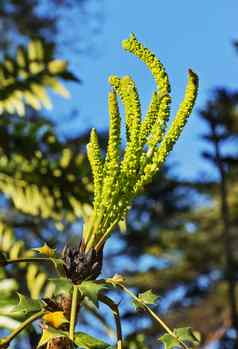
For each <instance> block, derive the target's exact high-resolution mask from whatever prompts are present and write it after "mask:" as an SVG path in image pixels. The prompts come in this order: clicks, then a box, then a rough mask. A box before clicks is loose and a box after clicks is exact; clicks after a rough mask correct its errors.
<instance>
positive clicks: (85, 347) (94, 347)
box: [74, 332, 110, 349]
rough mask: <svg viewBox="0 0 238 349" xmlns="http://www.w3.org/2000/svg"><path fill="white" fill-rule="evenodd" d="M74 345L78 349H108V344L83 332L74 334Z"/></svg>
mask: <svg viewBox="0 0 238 349" xmlns="http://www.w3.org/2000/svg"><path fill="white" fill-rule="evenodd" d="M74 343H75V344H76V345H77V346H78V347H79V348H80V349H107V348H109V347H110V345H109V344H107V343H105V342H103V341H101V340H100V339H97V338H95V337H92V336H90V335H88V334H87V333H84V332H76V333H75V339H74Z"/></svg>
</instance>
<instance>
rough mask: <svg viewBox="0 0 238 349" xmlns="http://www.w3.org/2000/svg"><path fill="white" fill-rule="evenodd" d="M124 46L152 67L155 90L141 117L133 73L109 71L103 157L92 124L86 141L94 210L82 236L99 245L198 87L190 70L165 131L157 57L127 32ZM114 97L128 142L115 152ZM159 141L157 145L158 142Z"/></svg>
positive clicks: (169, 143)
mask: <svg viewBox="0 0 238 349" xmlns="http://www.w3.org/2000/svg"><path fill="white" fill-rule="evenodd" d="M122 46H123V48H124V49H125V50H126V51H129V52H130V53H133V54H134V55H135V56H137V57H138V58H139V59H140V60H141V61H142V62H144V63H145V64H146V65H147V67H148V68H149V69H150V71H151V72H152V75H153V77H154V79H155V82H156V90H155V92H154V93H153V95H152V100H151V103H150V105H149V109H148V111H147V113H146V115H145V117H144V118H142V115H141V114H142V113H141V108H140V98H139V95H138V91H137V88H136V85H135V82H134V81H133V79H132V78H131V77H129V76H125V77H122V78H119V77H116V76H111V77H110V78H109V83H110V84H111V86H112V90H111V92H109V100H108V104H109V116H110V128H109V140H108V148H107V154H106V157H105V159H104V158H103V157H102V154H101V151H100V146H99V142H98V137H97V132H96V130H95V129H93V130H92V132H91V137H90V142H89V144H88V158H89V161H90V164H91V168H92V172H93V178H94V214H93V215H92V216H91V217H90V219H88V220H87V221H86V222H85V226H84V231H83V237H84V240H85V242H86V245H87V248H91V247H96V249H99V248H101V247H102V246H103V245H104V243H105V240H106V239H107V237H108V236H109V235H110V234H111V232H112V230H113V229H114V228H115V226H116V225H117V224H118V223H119V222H120V221H121V220H122V219H124V217H125V215H126V214H127V212H128V209H129V207H130V205H131V203H132V200H133V199H134V198H135V196H136V195H138V194H139V193H140V192H141V191H142V190H143V188H144V186H145V184H147V183H148V182H150V181H151V180H152V178H153V176H154V175H155V174H156V173H157V172H158V171H159V170H160V168H161V166H162V165H163V163H164V162H165V160H166V158H167V156H168V154H169V152H170V151H171V150H172V148H173V145H174V144H175V143H176V141H177V139H178V138H179V136H180V134H181V132H182V130H183V127H184V125H185V124H186V122H187V119H188V117H189V115H190V113H191V111H192V108H193V105H194V103H195V100H196V96H197V90H198V78H197V75H196V74H195V73H194V72H193V71H192V70H189V72H188V83H187V87H186V90H185V95H184V99H183V101H182V102H181V104H180V106H179V109H178V111H177V113H176V115H175V118H174V120H173V122H172V124H171V126H170V128H169V129H168V130H167V131H166V124H167V120H168V118H169V115H170V103H171V97H170V84H169V78H168V75H167V73H166V71H165V68H164V66H163V65H162V64H161V62H160V60H159V59H158V58H157V57H156V56H155V55H154V54H153V53H152V52H151V51H150V50H148V49H147V48H145V47H144V46H143V45H142V44H141V43H140V42H139V41H138V40H137V39H136V37H135V35H132V36H131V37H130V38H129V39H128V40H125V41H123V43H122ZM118 97H119V98H120V99H121V101H122V103H123V105H124V108H125V119H126V131H127V145H126V148H125V151H124V156H123V157H122V158H121V156H120V153H121V149H120V114H119V107H118ZM158 145H159V146H158Z"/></svg>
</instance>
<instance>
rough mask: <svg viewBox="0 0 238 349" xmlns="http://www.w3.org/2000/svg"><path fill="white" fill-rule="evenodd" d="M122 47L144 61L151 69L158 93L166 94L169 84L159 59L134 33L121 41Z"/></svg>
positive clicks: (168, 90)
mask: <svg viewBox="0 0 238 349" xmlns="http://www.w3.org/2000/svg"><path fill="white" fill-rule="evenodd" d="M122 47H123V48H124V49H125V50H126V51H129V52H131V53H133V54H134V55H135V56H137V57H138V58H139V59H140V60H141V61H142V62H144V63H145V64H146V65H147V66H148V68H149V69H150V70H151V72H152V75H153V76H154V78H155V81H156V84H157V86H158V89H159V93H160V95H161V96H162V95H164V94H165V95H167V94H169V92H170V84H169V78H168V75H167V73H166V71H165V69H164V66H163V65H162V64H161V62H160V60H159V59H158V58H157V57H156V56H155V54H154V53H152V52H151V51H150V50H149V49H148V48H146V47H144V46H143V44H142V43H140V42H139V41H138V40H137V38H136V36H135V34H132V35H131V36H130V37H129V39H127V40H123V41H122Z"/></svg>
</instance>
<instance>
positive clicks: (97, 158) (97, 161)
mask: <svg viewBox="0 0 238 349" xmlns="http://www.w3.org/2000/svg"><path fill="white" fill-rule="evenodd" d="M87 152H88V159H89V162H90V166H91V169H92V173H93V182H94V208H95V210H97V209H98V208H99V206H100V200H101V190H102V181H103V161H102V157H101V150H100V146H99V143H98V136H97V132H96V130H95V129H92V131H91V135H90V142H89V143H88V146H87Z"/></svg>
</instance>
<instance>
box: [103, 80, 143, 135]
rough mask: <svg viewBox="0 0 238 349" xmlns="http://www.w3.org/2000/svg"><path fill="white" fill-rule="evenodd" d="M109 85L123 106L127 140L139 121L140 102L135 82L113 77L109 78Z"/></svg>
mask: <svg viewBox="0 0 238 349" xmlns="http://www.w3.org/2000/svg"><path fill="white" fill-rule="evenodd" d="M109 83H110V84H111V85H112V86H113V87H114V88H115V90H116V92H117V93H118V95H119V96H120V98H121V100H122V103H123V105H124V108H125V118H126V132H127V139H128V140H129V139H130V133H132V132H134V131H133V130H135V128H136V129H138V127H139V123H140V120H141V108H140V100H139V96H138V92H137V88H136V85H135V82H134V81H133V80H132V78H131V77H130V76H124V77H123V78H121V79H120V78H118V77H117V76H114V75H113V76H111V77H110V78H109Z"/></svg>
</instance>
